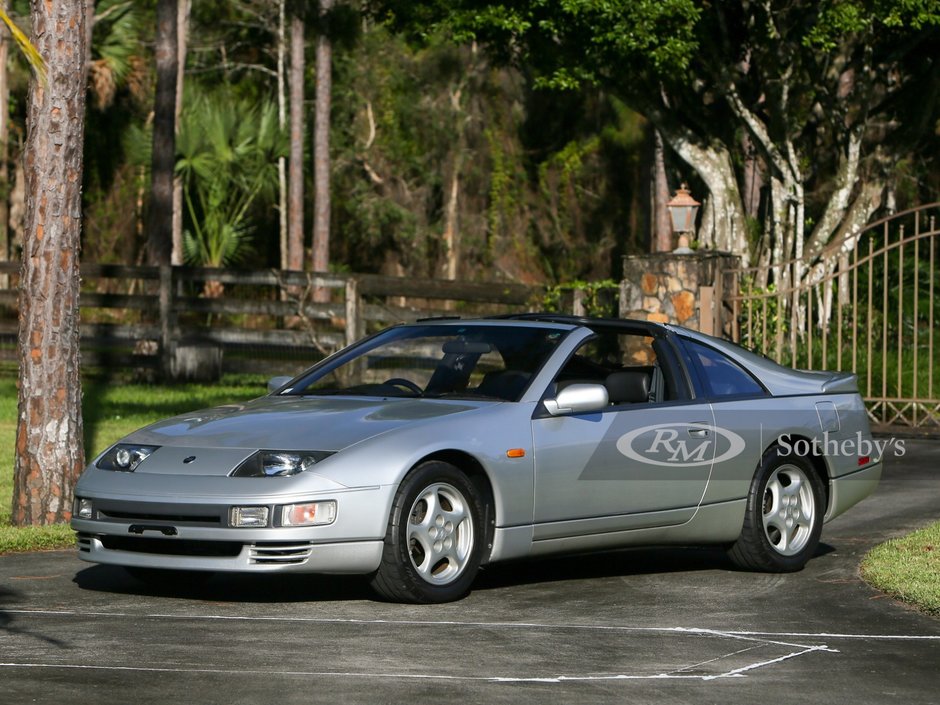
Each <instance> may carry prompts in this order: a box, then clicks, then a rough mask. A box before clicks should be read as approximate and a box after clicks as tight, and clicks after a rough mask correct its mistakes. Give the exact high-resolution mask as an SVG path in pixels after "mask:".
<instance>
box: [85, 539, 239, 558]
mask: <svg viewBox="0 0 940 705" xmlns="http://www.w3.org/2000/svg"><path fill="white" fill-rule="evenodd" d="M100 540H101V545H102V546H104V547H105V548H106V549H108V550H111V551H127V552H129V553H151V554H155V555H159V556H199V557H204V558H234V557H235V556H237V555H239V554H240V553H241V552H242V544H241V543H239V542H237V541H198V540H194V539H150V538H141V537H137V536H102V537H100Z"/></svg>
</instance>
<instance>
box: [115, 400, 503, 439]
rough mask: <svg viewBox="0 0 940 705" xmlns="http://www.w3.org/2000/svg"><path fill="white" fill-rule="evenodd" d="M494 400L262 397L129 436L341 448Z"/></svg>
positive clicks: (130, 437) (172, 419)
mask: <svg viewBox="0 0 940 705" xmlns="http://www.w3.org/2000/svg"><path fill="white" fill-rule="evenodd" d="M487 403H492V402H476V401H463V400H461V401H452V400H440V399H387V398H382V399H376V398H355V397H289V396H288V397H261V398H260V399H255V400H254V401H250V402H247V403H245V404H237V405H229V406H220V407H216V408H214V409H205V410H202V411H195V412H193V413H189V414H183V415H180V416H174V417H173V418H170V419H166V420H164V421H159V422H157V423H155V424H153V425H151V426H147V427H146V428H143V429H141V430H139V431H136V432H135V433H133V434H131V435H130V436H128V437H127V439H126V440H128V441H130V442H133V443H146V444H152V445H158V446H176V447H184V448H242V449H252V450H255V449H259V448H265V449H271V450H323V451H339V450H343V449H344V448H347V447H348V446H351V445H353V444H354V443H358V442H359V441H363V440H365V439H367V438H371V437H373V436H377V435H379V434H381V433H386V432H388V431H391V430H394V429H396V428H400V427H402V426H405V425H410V424H415V423H420V422H427V421H429V420H432V419H436V418H440V417H443V416H450V415H453V414H459V413H464V412H467V411H471V410H473V409H477V408H479V407H480V406H482V405H484V404H487Z"/></svg>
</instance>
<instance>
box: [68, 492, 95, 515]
mask: <svg viewBox="0 0 940 705" xmlns="http://www.w3.org/2000/svg"><path fill="white" fill-rule="evenodd" d="M72 516H74V517H78V518H79V519H91V518H92V517H93V516H94V511H93V507H92V506H91V500H90V499H84V498H82V497H76V498H75V506H74V507H73V508H72Z"/></svg>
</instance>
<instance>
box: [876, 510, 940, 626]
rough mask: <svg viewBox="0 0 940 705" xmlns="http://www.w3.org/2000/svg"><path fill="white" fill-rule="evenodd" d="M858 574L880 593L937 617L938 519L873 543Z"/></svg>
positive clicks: (939, 591)
mask: <svg viewBox="0 0 940 705" xmlns="http://www.w3.org/2000/svg"><path fill="white" fill-rule="evenodd" d="M861 573H862V578H864V579H865V581H866V582H868V583H869V584H870V585H872V586H873V587H876V588H878V589H879V590H881V591H882V592H885V593H887V594H889V595H891V596H892V597H896V598H897V599H899V600H901V601H903V602H906V603H908V604H911V605H914V606H915V607H917V608H918V609H920V610H922V611H924V612H926V613H927V614H931V615H934V616H940V522H936V523H935V524H931V525H930V526H928V527H926V528H924V529H921V530H919V531H915V532H914V533H912V534H909V535H907V536H904V537H903V538H899V539H892V540H890V541H887V542H885V543H883V544H881V545H880V546H876V547H875V548H873V549H872V550H871V551H869V552H868V555H866V556H865V559H864V560H863V561H862V567H861Z"/></svg>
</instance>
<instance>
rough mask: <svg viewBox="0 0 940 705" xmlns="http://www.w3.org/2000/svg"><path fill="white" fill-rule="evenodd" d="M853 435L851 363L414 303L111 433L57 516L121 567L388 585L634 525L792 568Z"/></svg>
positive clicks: (413, 598)
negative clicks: (198, 403)
mask: <svg viewBox="0 0 940 705" xmlns="http://www.w3.org/2000/svg"><path fill="white" fill-rule="evenodd" d="M876 448H877V446H875V445H874V444H873V443H872V440H871V435H870V430H869V425H868V420H867V415H866V411H865V407H864V405H863V403H862V400H861V398H860V397H859V394H858V390H857V384H856V380H855V377H854V376H853V375H851V374H847V373H838V372H808V371H799V370H792V369H789V368H785V367H782V366H780V365H778V364H776V363H774V362H772V361H770V360H769V359H767V358H764V357H762V356H760V355H756V354H754V353H751V352H748V351H746V350H744V349H743V348H741V347H738V346H736V345H734V344H732V343H729V342H727V341H724V340H720V339H717V338H712V337H709V336H706V335H703V334H701V333H697V332H693V331H690V330H686V329H684V328H680V327H676V326H671V325H664V324H658V323H651V322H645V321H628V320H609V319H588V318H576V317H572V316H560V315H548V314H526V315H519V316H512V317H503V318H496V319H481V320H452V319H446V320H427V321H419V322H417V323H413V324H406V325H398V326H395V327H392V328H389V329H387V330H384V331H382V332H380V333H378V334H376V335H373V336H371V337H368V338H365V339H363V340H362V341H360V342H358V343H356V344H354V345H352V346H350V347H348V348H346V349H344V350H341V351H339V352H338V353H336V354H334V355H332V356H330V357H328V358H327V359H325V360H323V361H322V362H320V363H318V364H317V365H314V366H313V367H312V368H310V369H309V370H307V371H305V372H304V373H302V374H301V375H299V376H298V377H296V378H293V379H287V378H275V379H274V380H272V381H271V383H270V384H269V393H268V394H267V395H266V396H262V397H260V398H258V399H255V400H253V401H249V402H246V403H243V404H232V405H228V406H222V407H218V408H214V409H209V410H204V411H196V412H193V413H190V414H184V415H182V416H176V417H174V418H170V419H167V420H165V421H160V422H158V423H155V424H153V425H150V426H147V427H146V428H143V429H141V430H139V431H136V432H134V433H132V434H131V435H129V436H127V437H126V438H124V439H122V440H121V441H120V442H118V443H117V444H115V445H114V446H112V447H110V448H108V449H107V450H106V451H104V452H103V453H102V454H101V455H99V456H98V457H97V458H95V459H94V460H93V461H92V462H91V464H90V465H89V466H88V468H87V469H86V470H85V472H84V474H83V475H82V477H81V479H80V481H79V483H78V485H77V488H76V497H75V506H74V511H73V518H72V527H73V528H74V529H75V531H76V532H77V533H78V551H79V557H80V558H82V559H83V560H87V561H93V562H98V563H106V564H113V565H119V566H124V567H125V568H126V569H127V570H128V571H130V572H131V573H132V574H134V575H137V576H139V577H142V578H144V579H150V578H153V577H154V576H156V575H159V574H164V575H165V574H167V573H168V571H173V570H179V571H201V572H215V571H244V572H258V573H273V572H308V573H351V574H363V575H366V576H369V579H370V580H371V584H372V586H373V588H374V589H375V590H376V591H377V593H378V594H379V595H380V596H382V597H384V598H385V599H391V600H398V601H406V602H444V601H449V600H454V599H458V598H460V597H461V596H463V595H464V594H466V593H467V592H468V590H469V589H470V587H471V584H472V582H473V580H474V577H475V576H476V574H477V572H478V570H479V568H480V567H481V566H484V565H487V564H490V563H493V562H496V561H505V560H509V559H522V558H526V557H532V556H542V555H547V554H557V553H567V552H581V551H589V550H600V549H613V548H620V547H625V546H634V545H663V544H687V545H688V544H712V545H721V546H724V547H726V548H727V549H728V553H729V555H730V557H731V558H732V560H733V561H734V562H735V563H737V564H738V565H740V566H742V567H744V568H747V569H751V570H760V571H771V572H783V571H795V570H799V569H801V568H802V567H803V566H804V564H805V563H806V562H807V561H808V560H809V559H810V558H811V557H812V556H813V554H814V552H815V551H816V548H817V545H818V542H819V538H820V532H821V530H822V527H823V524H824V522H826V521H828V520H830V519H832V518H834V517H836V516H838V515H839V514H841V513H842V512H844V511H845V510H846V509H848V508H849V507H851V506H852V505H854V504H855V503H857V502H858V501H860V500H861V499H863V498H864V497H866V496H867V495H868V494H870V493H871V492H872V491H873V489H874V488H875V487H876V485H877V483H878V480H879V478H880V475H881V468H882V460H881V458H880V457H878V455H877V453H876V452H874V451H875V449H876Z"/></svg>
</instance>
